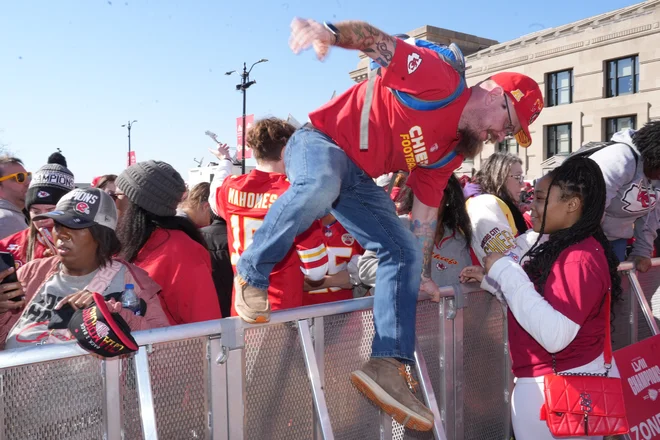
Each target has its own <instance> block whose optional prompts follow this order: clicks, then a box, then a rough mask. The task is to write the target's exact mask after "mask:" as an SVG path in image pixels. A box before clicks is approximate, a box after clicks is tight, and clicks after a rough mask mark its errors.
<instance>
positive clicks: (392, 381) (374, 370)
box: [351, 358, 433, 431]
mask: <svg viewBox="0 0 660 440" xmlns="http://www.w3.org/2000/svg"><path fill="white" fill-rule="evenodd" d="M351 382H353V385H355V386H356V387H357V389H358V390H360V392H361V393H362V394H364V395H365V396H366V397H367V398H368V399H369V400H371V401H372V402H373V403H374V404H376V405H377V406H378V407H380V408H381V409H382V410H383V411H385V412H386V413H387V414H389V415H390V416H392V418H393V419H394V420H396V421H397V422H399V423H400V424H402V425H404V426H405V427H406V428H410V429H414V430H416V431H430V430H431V429H432V428H433V413H432V412H431V411H430V410H429V409H428V408H427V407H426V406H424V404H423V403H422V402H420V401H419V400H418V399H417V398H416V397H415V395H414V394H413V393H412V392H411V391H410V388H409V386H410V387H411V388H413V391H414V388H415V386H416V385H417V383H416V382H414V381H413V378H412V377H411V376H410V375H409V374H408V373H407V372H406V366H405V365H404V364H402V363H401V362H399V361H397V360H396V359H393V358H371V359H370V360H369V361H368V362H367V363H365V364H364V365H363V366H362V368H360V369H359V370H356V371H353V372H352V373H351Z"/></svg>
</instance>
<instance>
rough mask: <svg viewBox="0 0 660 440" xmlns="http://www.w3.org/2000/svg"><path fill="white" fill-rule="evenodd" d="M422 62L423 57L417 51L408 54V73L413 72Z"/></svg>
mask: <svg viewBox="0 0 660 440" xmlns="http://www.w3.org/2000/svg"><path fill="white" fill-rule="evenodd" d="M420 64H422V59H421V58H420V57H419V55H418V54H416V53H415V52H413V53H411V54H410V55H408V74H409V75H410V74H412V73H413V72H414V71H415V70H417V68H418V67H419V65H420Z"/></svg>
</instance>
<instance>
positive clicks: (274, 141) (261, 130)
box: [245, 118, 296, 162]
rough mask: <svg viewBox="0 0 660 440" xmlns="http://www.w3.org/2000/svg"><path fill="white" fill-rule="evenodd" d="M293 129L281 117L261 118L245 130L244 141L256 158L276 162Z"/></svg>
mask: <svg viewBox="0 0 660 440" xmlns="http://www.w3.org/2000/svg"><path fill="white" fill-rule="evenodd" d="M294 131H296V128H295V127H294V126H293V125H291V124H289V123H288V122H286V121H284V120H282V119H278V118H266V119H261V120H259V121H257V122H256V123H255V124H254V125H253V126H252V128H251V129H250V130H249V131H248V132H247V137H246V138H245V142H246V143H247V144H248V145H249V146H250V148H251V149H252V151H253V152H254V157H255V158H256V159H257V160H263V161H268V162H277V161H279V160H280V158H281V156H282V149H283V148H284V146H285V145H286V143H287V142H288V141H289V138H290V137H291V135H292V134H293V132H294Z"/></svg>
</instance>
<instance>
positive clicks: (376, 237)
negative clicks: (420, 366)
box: [234, 18, 543, 430]
mask: <svg viewBox="0 0 660 440" xmlns="http://www.w3.org/2000/svg"><path fill="white" fill-rule="evenodd" d="M291 30H292V33H291V39H290V46H291V49H292V50H293V51H294V52H295V53H299V52H301V51H302V50H305V49H308V48H310V47H312V48H313V49H314V51H315V52H316V55H317V57H318V58H319V59H320V60H323V59H324V58H325V57H326V55H327V53H328V50H329V48H330V47H331V46H338V47H342V48H345V49H353V50H359V51H362V52H363V53H365V54H366V55H368V56H369V57H370V58H371V59H372V60H373V61H374V62H375V63H377V65H378V69H377V70H376V71H375V72H372V73H373V75H372V74H371V73H370V77H371V78H370V79H369V80H368V81H364V82H362V83H360V84H356V85H355V86H353V87H351V88H350V89H349V90H348V91H346V92H345V93H343V94H342V95H340V96H337V97H336V98H335V99H333V100H331V101H330V102H329V103H328V104H326V105H324V106H323V107H321V108H320V109H318V110H316V111H314V112H312V113H311V114H310V115H309V119H310V121H311V123H310V124H306V125H305V126H304V127H302V128H301V129H299V130H297V131H296V132H295V133H294V135H293V136H292V137H291V138H290V140H289V142H288V143H287V146H286V147H285V149H284V153H283V155H284V164H285V168H286V174H287V176H288V179H289V181H290V182H291V187H290V188H289V189H288V190H287V191H286V192H285V193H284V194H283V195H282V196H280V197H279V198H278V199H277V201H275V203H273V205H272V206H271V208H270V210H269V212H268V214H267V215H266V217H265V219H264V222H263V225H262V226H261V227H260V228H259V229H258V230H257V231H256V233H255V235H254V240H253V243H252V245H251V246H250V247H249V248H248V249H247V250H245V252H244V253H243V255H242V256H241V259H240V260H239V262H238V266H237V275H236V279H235V298H234V304H235V309H236V312H237V313H238V315H239V316H241V318H242V319H244V320H245V321H247V322H250V323H265V322H268V320H269V319H270V305H269V303H268V296H267V290H266V289H267V287H268V277H269V274H270V272H271V270H272V268H273V266H274V265H275V264H276V263H277V262H279V261H280V260H281V259H282V258H283V257H284V256H285V255H286V253H287V252H288V251H289V249H290V248H291V245H292V243H293V241H294V239H295V237H296V236H297V235H298V234H299V233H301V232H303V231H305V230H306V229H307V228H309V226H310V225H311V224H312V222H313V221H314V220H316V219H318V218H321V217H323V216H325V215H326V214H327V213H329V212H331V213H332V214H333V215H334V216H335V217H336V218H337V220H338V221H339V222H340V223H341V224H342V225H343V226H344V227H345V228H346V230H348V232H349V233H350V234H352V235H353V236H354V237H355V238H356V239H357V240H358V242H359V243H360V244H361V245H362V247H364V248H365V249H368V250H372V251H375V252H376V254H377V256H378V259H379V264H378V270H377V274H376V279H377V281H376V295H375V298H374V309H373V312H374V324H375V336H374V340H373V345H372V354H371V359H370V360H369V361H368V362H366V363H365V364H364V365H363V366H362V368H360V369H359V370H357V371H354V372H353V373H351V380H352V381H353V383H354V384H355V386H356V387H357V388H358V389H359V390H360V391H361V392H362V393H364V394H365V395H366V396H367V397H368V398H369V399H371V400H372V401H373V402H374V403H375V404H376V405H378V406H379V407H381V408H382V409H383V410H384V411H385V412H387V413H388V414H390V415H391V416H392V417H394V418H395V419H396V420H397V421H398V422H399V423H402V424H404V425H405V426H406V427H408V428H411V429H417V430H430V429H431V428H432V427H433V414H432V413H431V411H429V409H428V408H426V407H425V406H424V405H423V404H422V403H421V402H420V401H419V400H417V399H416V398H415V396H414V394H413V393H411V391H410V389H409V376H408V375H407V374H406V370H405V365H404V364H411V363H413V361H414V357H413V353H414V349H415V314H416V306H417V296H418V293H419V292H420V291H422V292H424V293H425V294H427V295H429V296H430V297H431V298H433V299H435V300H438V299H439V289H438V286H436V285H435V284H434V283H433V281H431V278H430V272H431V260H432V255H431V251H432V249H433V239H434V234H435V229H436V221H437V218H438V210H439V209H441V206H442V203H441V202H442V195H443V191H444V188H445V186H446V184H447V180H448V179H449V176H450V175H451V174H452V173H453V171H454V170H455V169H456V168H458V167H460V165H461V163H462V162H463V160H464V159H465V158H472V157H474V156H476V155H477V154H478V153H479V152H480V150H481V147H482V145H483V143H484V142H493V143H496V142H501V141H503V140H504V139H505V138H506V137H507V136H512V135H514V134H515V135H516V139H517V140H518V142H519V144H520V145H521V146H523V147H526V146H529V145H530V144H531V137H530V134H529V124H531V123H532V122H533V121H534V120H535V119H536V118H537V117H538V115H539V114H540V112H541V110H542V108H543V98H542V95H541V91H540V90H539V87H538V85H537V84H536V82H535V81H534V80H532V79H531V78H529V77H527V76H524V75H521V74H516V73H500V74H497V75H494V76H493V77H492V78H489V79H486V80H484V81H482V82H480V83H479V84H476V85H474V86H472V87H470V88H468V87H467V86H466V84H465V77H464V61H463V57H462V55H461V53H460V50H458V48H457V47H455V46H453V45H452V46H450V47H449V48H445V47H440V46H436V45H434V44H430V43H428V42H421V41H419V42H415V41H404V40H401V39H399V38H396V37H393V36H390V35H388V34H386V33H384V32H382V31H380V30H378V29H376V28H375V27H373V26H371V25H369V24H367V23H364V22H359V21H346V22H341V23H336V24H334V25H333V24H330V23H319V22H316V21H313V20H303V19H298V18H296V19H294V20H293V22H292V24H291ZM399 170H405V171H408V172H409V173H410V175H409V178H408V182H407V185H408V186H410V188H411V189H412V191H413V193H414V204H413V209H412V226H411V227H412V233H411V232H410V231H409V230H407V229H405V228H404V227H403V226H402V224H401V222H400V221H399V219H398V217H397V215H396V213H395V210H394V206H393V204H392V202H391V200H390V199H389V197H388V195H387V193H386V192H385V191H383V189H382V188H379V187H378V186H377V185H376V184H375V183H374V182H373V180H372V178H374V177H378V176H380V175H382V174H385V173H389V172H393V171H399ZM420 248H421V251H420ZM420 275H421V278H420Z"/></svg>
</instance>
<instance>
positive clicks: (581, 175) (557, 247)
mask: <svg viewBox="0 0 660 440" xmlns="http://www.w3.org/2000/svg"><path fill="white" fill-rule="evenodd" d="M546 177H547V178H549V179H551V180H550V185H549V186H548V195H547V197H546V199H545V209H544V212H543V219H542V221H541V230H540V232H539V238H538V239H537V240H536V243H534V246H532V248H531V249H530V250H529V251H528V252H527V253H526V254H525V256H529V257H530V259H529V260H528V261H527V262H526V263H525V264H524V266H523V267H524V269H525V272H527V274H528V275H529V278H530V280H531V281H532V282H533V283H534V285H535V286H536V289H537V291H538V292H539V293H540V294H541V295H543V289H544V287H545V282H546V281H547V279H548V276H549V275H550V271H551V270H552V266H553V264H554V262H555V261H556V260H557V258H558V257H559V255H560V254H561V253H562V252H563V251H564V250H565V249H566V248H568V247H569V246H572V245H574V244H576V243H579V242H581V241H583V240H585V239H587V238H589V237H594V238H595V239H596V240H597V241H598V242H599V243H600V244H601V246H602V248H603V251H604V252H605V256H606V257H607V264H608V266H609V271H610V279H611V282H612V300H613V301H616V300H618V299H619V298H620V297H621V294H622V290H621V278H620V277H619V272H618V271H617V267H618V265H619V260H618V259H617V257H616V255H615V254H614V251H613V250H612V247H611V245H610V242H609V240H608V239H607V237H606V236H605V233H604V232H603V228H602V227H601V220H602V218H603V214H604V213H605V180H604V179H603V173H602V172H601V170H600V167H599V166H598V164H596V162H594V161H593V160H592V159H589V158H587V157H579V156H577V157H571V158H569V159H567V160H565V161H564V163H562V164H561V165H560V166H559V167H558V168H555V169H554V170H552V171H551V172H550V173H549V174H548V176H546ZM552 187H556V188H557V189H559V191H560V198H561V200H568V199H569V198H571V197H578V198H579V199H580V201H581V202H582V213H581V215H580V218H579V220H578V221H577V222H576V223H575V224H574V225H573V226H571V227H569V228H566V229H561V230H559V231H555V232H553V233H551V234H550V237H549V240H548V241H546V242H545V243H543V244H541V245H538V243H539V241H540V239H541V236H542V235H543V233H544V230H545V220H546V215H547V213H548V200H549V199H550V190H551V188H552ZM524 258H525V257H523V259H524Z"/></svg>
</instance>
